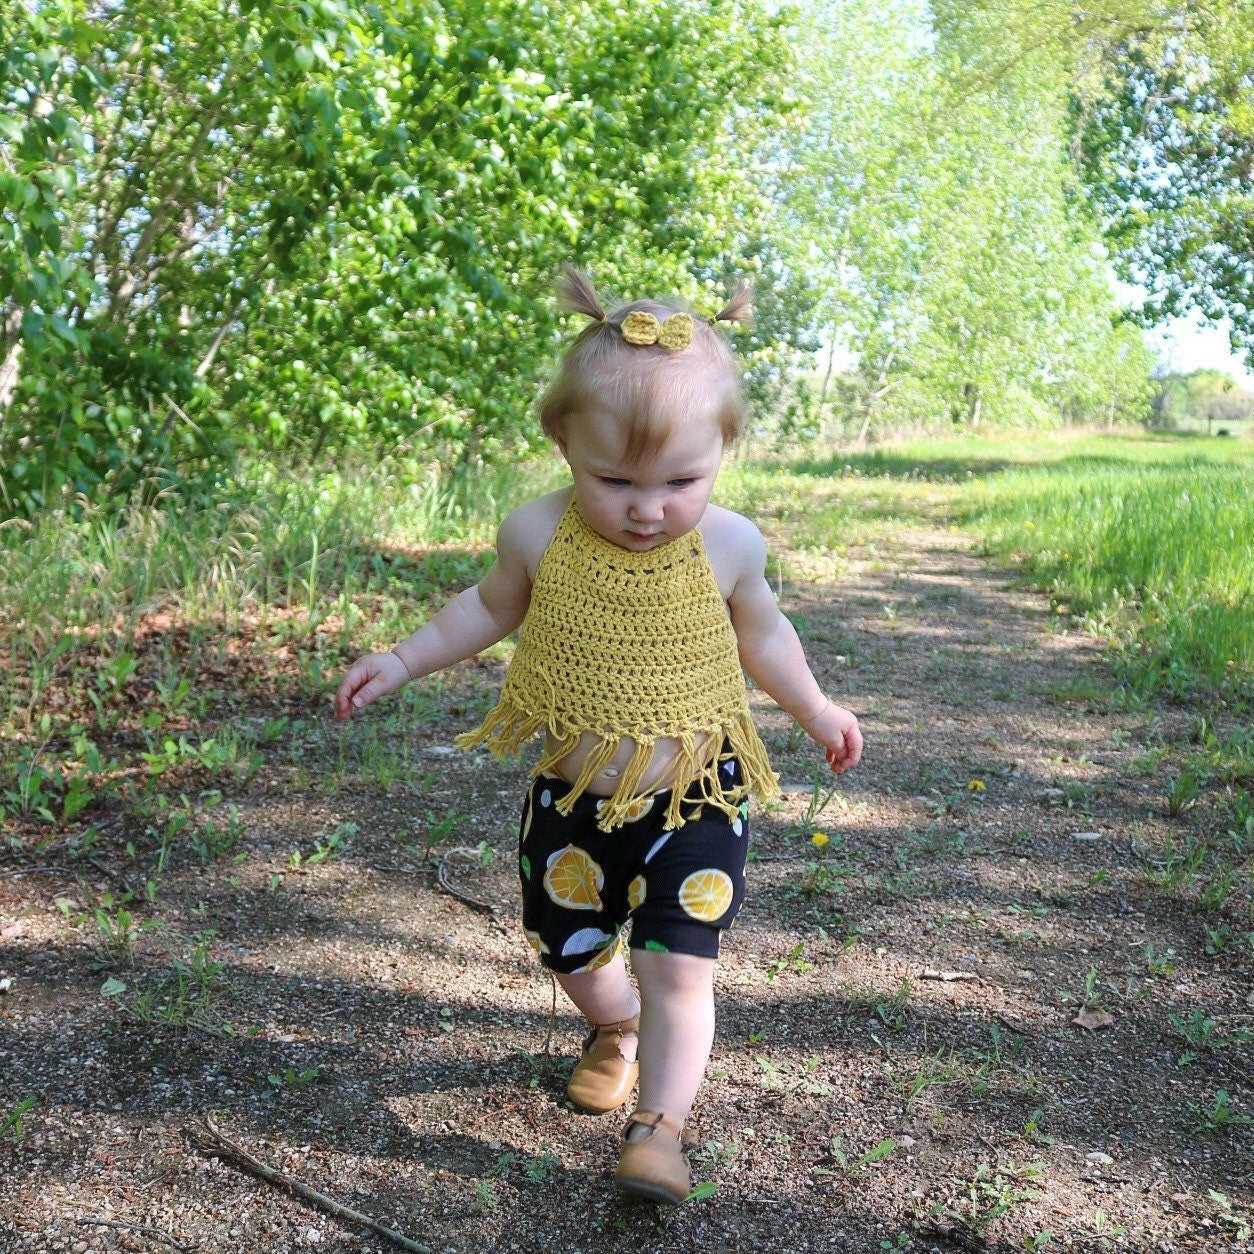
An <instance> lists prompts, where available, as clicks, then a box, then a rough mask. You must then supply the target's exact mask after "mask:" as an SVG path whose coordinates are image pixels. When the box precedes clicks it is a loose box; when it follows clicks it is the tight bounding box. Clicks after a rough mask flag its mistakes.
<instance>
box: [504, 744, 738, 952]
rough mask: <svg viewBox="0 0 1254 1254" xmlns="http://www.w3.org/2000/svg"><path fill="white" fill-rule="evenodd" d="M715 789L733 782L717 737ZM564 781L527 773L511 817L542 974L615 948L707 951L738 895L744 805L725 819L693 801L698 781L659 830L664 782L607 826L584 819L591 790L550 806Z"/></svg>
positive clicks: (732, 764)
mask: <svg viewBox="0 0 1254 1254" xmlns="http://www.w3.org/2000/svg"><path fill="white" fill-rule="evenodd" d="M718 770H719V779H720V780H721V781H722V784H723V787H724V788H731V787H735V786H739V785H741V784H743V782H744V781H743V777H742V775H741V770H740V763H739V762H738V761H737V760H736V757H735V754H734V753H733V752H732V750H731V747H730V743H729V742H728V741H727V740H726V739H724V741H723V747H722V749H721V750H720V751H719V765H718ZM571 788H572V785H571V784H570V783H569V782H568V781H567V780H564V779H561V778H559V777H557V776H553V775H538V776H537V777H536V778H535V779H533V780H532V781H531V785H530V787H529V788H528V789H527V796H526V799H525V801H524V802H523V811H522V820H521V823H520V825H519V841H518V877H519V880H520V881H521V883H522V924H523V929H524V930H525V932H526V934H527V940H528V941H529V942H530V943H531V947H532V948H533V949H535V950H536V952H537V953H538V954H539V955H540V961H541V962H542V963H543V964H544V965H545V966H546V967H548V968H550V969H551V970H553V971H559V972H562V973H563V974H573V973H575V972H577V971H588V970H595V969H596V968H597V967H601V966H604V965H605V964H606V963H608V962H610V961H611V960H612V959H613V957H614V955H615V954H616V953H619V952H620V951H621V950H622V948H623V941H624V936H625V934H626V932H627V925H628V924H629V923H630V936H631V939H630V946H631V948H632V949H652V950H657V951H660V952H663V953H678V954H695V955H696V956H698V957H702V958H717V957H718V948H719V934H720V932H721V931H722V930H723V929H724V928H729V927H731V925H732V920H733V919H734V918H735V917H736V915H737V913H738V912H739V910H740V905H741V902H742V901H743V900H744V895H745V854H746V853H747V852H748V848H749V802H748V799H747V798H746V799H744V800H742V801H741V803H740V813H739V815H738V817H736V818H734V819H729V818H728V816H727V815H726V814H724V813H723V812H722V811H721V810H719V809H718V808H717V807H715V806H711V805H709V804H706V803H703V802H702V799H701V785H700V781H695V782H694V783H693V784H692V785H690V787H689V789H688V791H687V792H686V793H685V794H684V799H683V801H682V802H681V803H680V804H681V809H682V813H683V814H684V816H685V818H686V819H687V821H686V822H685V823H684V824H683V825H682V826H681V827H678V828H675V829H674V830H673V831H668V830H666V829H665V828H664V827H663V826H662V819H663V816H664V815H665V813H666V807H667V805H668V804H669V802H670V796H671V790H670V789H669V788H666V789H663V790H661V791H660V792H655V793H653V794H651V796H650V797H649V798H647V802H651V803H652V804H651V805H649V808H648V810H647V811H646V812H645V813H644V814H642V815H641V816H640V817H639V818H637V819H634V820H632V821H630V822H627V823H624V824H623V825H622V826H621V827H619V828H616V829H615V830H614V831H612V832H603V831H601V829H600V828H599V827H597V825H596V817H597V811H598V810H599V808H600V805H601V804H602V803H603V802H604V800H605V799H604V798H603V797H597V796H594V795H593V794H591V793H588V792H584V793H583V794H582V795H581V796H580V797H578V798H577V799H576V801H575V804H574V807H573V808H572V810H571V812H570V814H569V815H568V816H564V815H561V814H559V813H558V812H557V810H556V809H555V808H554V802H556V801H557V800H558V799H559V798H561V797H563V796H565V795H566V794H567V793H568V792H570V790H571Z"/></svg>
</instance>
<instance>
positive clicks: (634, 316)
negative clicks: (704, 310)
mask: <svg viewBox="0 0 1254 1254" xmlns="http://www.w3.org/2000/svg"><path fill="white" fill-rule="evenodd" d="M620 330H621V331H622V333H623V339H625V340H626V341H627V343H628V344H660V345H661V346H662V347H663V348H687V347H688V345H689V344H691V343H692V318H691V316H690V315H688V314H686V313H675V314H671V316H670V317H669V318H667V319H666V321H665V322H659V321H658V320H657V318H656V316H655V315H653V314H651V313H646V312H645V311H644V310H640V309H637V310H635V311H633V312H632V313H629V314H628V315H627V316H626V317H625V318H624V319H623V324H622V327H621V328H620Z"/></svg>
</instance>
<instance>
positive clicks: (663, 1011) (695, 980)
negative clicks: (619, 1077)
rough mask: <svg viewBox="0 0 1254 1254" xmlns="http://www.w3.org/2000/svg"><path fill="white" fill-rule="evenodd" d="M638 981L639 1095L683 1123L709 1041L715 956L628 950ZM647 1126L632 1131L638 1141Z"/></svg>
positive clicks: (644, 1104) (642, 1102)
mask: <svg viewBox="0 0 1254 1254" xmlns="http://www.w3.org/2000/svg"><path fill="white" fill-rule="evenodd" d="M631 960H632V966H633V967H634V968H635V971H636V978H637V979H638V980H639V981H640V1000H641V1004H642V1005H641V1012H640V1098H639V1102H638V1105H639V1107H640V1109H642V1110H660V1111H663V1112H664V1113H665V1114H667V1115H669V1116H670V1117H671V1118H672V1119H675V1120H676V1121H677V1122H679V1123H681V1124H682V1123H683V1122H684V1120H685V1119H686V1118H687V1117H688V1112H689V1111H690V1110H691V1109H692V1103H693V1101H694V1100H695V1098H696V1095H697V1089H698V1088H700V1086H701V1078H702V1076H703V1075H704V1074H705V1064H706V1063H707V1062H708V1061H709V1057H710V1047H711V1046H712V1045H713V1043H714V963H715V961H716V960H715V959H714V958H699V957H697V956H696V955H694V954H669V953H657V952H654V951H651V950H646V949H633V950H632V951H631ZM647 1131H648V1129H646V1128H643V1127H640V1126H639V1125H637V1126H635V1127H633V1128H632V1129H631V1139H632V1140H638V1139H640V1137H641V1136H643V1135H645V1134H646V1133H647Z"/></svg>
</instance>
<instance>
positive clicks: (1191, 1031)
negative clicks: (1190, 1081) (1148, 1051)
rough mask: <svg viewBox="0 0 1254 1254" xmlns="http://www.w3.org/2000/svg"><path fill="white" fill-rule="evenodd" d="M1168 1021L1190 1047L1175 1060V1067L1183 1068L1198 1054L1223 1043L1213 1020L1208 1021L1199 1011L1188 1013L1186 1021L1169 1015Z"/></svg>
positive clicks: (1177, 1016)
mask: <svg viewBox="0 0 1254 1254" xmlns="http://www.w3.org/2000/svg"><path fill="white" fill-rule="evenodd" d="M1170 1020H1171V1026H1172V1027H1173V1028H1175V1030H1176V1032H1177V1033H1178V1034H1179V1035H1180V1036H1182V1037H1183V1038H1184V1040H1185V1042H1186V1043H1187V1044H1188V1045H1189V1046H1190V1047H1191V1048H1190V1049H1188V1050H1186V1051H1185V1052H1184V1053H1183V1054H1181V1055H1180V1057H1179V1058H1177V1059H1176V1065H1177V1066H1180V1067H1183V1066H1185V1065H1186V1064H1187V1063H1190V1062H1193V1061H1194V1060H1195V1059H1196V1058H1197V1056H1198V1054H1199V1053H1202V1052H1205V1051H1209V1050H1213V1049H1217V1048H1219V1046H1220V1045H1221V1044H1222V1043H1223V1042H1222V1041H1221V1039H1220V1037H1219V1035H1218V1033H1217V1031H1216V1028H1215V1021H1214V1019H1208V1018H1207V1017H1206V1016H1205V1015H1203V1014H1202V1013H1201V1011H1199V1010H1193V1011H1190V1013H1189V1017H1188V1018H1187V1019H1182V1018H1181V1017H1180V1016H1179V1015H1171V1016H1170Z"/></svg>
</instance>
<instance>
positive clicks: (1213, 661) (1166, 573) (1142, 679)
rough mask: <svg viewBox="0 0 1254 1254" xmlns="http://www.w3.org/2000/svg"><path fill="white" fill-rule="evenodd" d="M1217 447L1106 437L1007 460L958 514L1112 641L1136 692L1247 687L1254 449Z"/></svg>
mask: <svg viewBox="0 0 1254 1254" xmlns="http://www.w3.org/2000/svg"><path fill="white" fill-rule="evenodd" d="M1216 443H1217V442H1216V441H1214V440H1210V441H1207V440H1204V439H1201V440H1198V439H1196V438H1176V439H1169V440H1164V439H1161V438H1159V439H1156V440H1152V441H1149V440H1146V441H1144V442H1137V441H1133V440H1128V439H1121V440H1110V441H1106V442H1105V443H1104V447H1101V448H1098V449H1093V450H1092V451H1077V452H1075V453H1073V454H1072V455H1069V456H1067V457H1064V458H1061V459H1059V460H1056V461H1047V462H1044V463H1043V464H1039V465H1035V466H1030V467H1022V468H1014V469H1005V470H1003V471H1001V472H1000V473H998V474H997V475H995V476H992V477H990V478H986V479H982V480H981V481H980V482H978V483H976V484H974V485H972V488H971V490H970V491H969V493H967V494H965V495H964V498H963V499H962V500H961V501H959V502H958V503H957V516H958V518H959V519H960V520H961V521H962V522H963V524H964V525H968V526H973V527H975V528H976V529H977V530H978V531H979V532H980V534H981V535H982V537H983V539H984V543H985V546H986V548H987V550H988V552H990V553H992V554H994V555H996V556H998V557H1002V558H1011V559H1013V560H1014V561H1015V562H1016V563H1018V564H1019V565H1020V567H1021V568H1022V569H1023V571H1024V572H1025V574H1027V575H1028V576H1029V577H1030V578H1031V580H1032V582H1033V583H1034V584H1036V585H1037V586H1040V587H1043V588H1045V589H1047V590H1048V591H1049V592H1050V593H1051V594H1052V596H1053V597H1054V599H1055V601H1056V602H1057V603H1058V604H1060V605H1065V606H1066V608H1067V609H1068V610H1070V611H1071V612H1072V613H1079V614H1082V615H1084V616H1085V618H1086V623H1085V625H1086V626H1087V627H1089V629H1090V630H1092V631H1094V632H1096V633H1097V634H1099V635H1103V636H1105V637H1107V638H1108V639H1109V640H1110V641H1111V642H1112V643H1113V644H1115V646H1116V647H1117V649H1118V651H1119V656H1120V659H1121V661H1122V663H1123V671H1124V674H1125V676H1126V677H1127V678H1128V679H1129V680H1130V681H1131V682H1133V683H1134V684H1135V686H1137V687H1138V688H1139V689H1141V690H1142V691H1153V690H1166V691H1170V692H1174V693H1177V694H1179V693H1183V692H1186V691H1189V690H1192V689H1194V688H1196V687H1198V686H1203V687H1206V686H1214V687H1216V688H1218V687H1221V686H1227V687H1229V688H1230V689H1232V690H1234V691H1235V690H1244V691H1245V692H1246V693H1247V694H1248V693H1250V691H1251V690H1254V456H1252V455H1251V454H1254V448H1251V447H1250V446H1248V445H1245V444H1240V445H1237V444H1231V443H1228V442H1223V443H1222V452H1218V451H1212V450H1215V447H1216ZM1199 445H1200V446H1201V448H1199Z"/></svg>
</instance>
